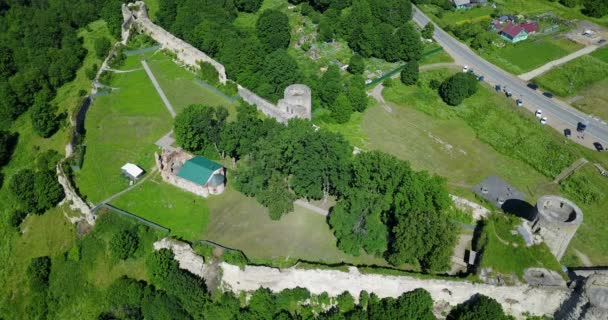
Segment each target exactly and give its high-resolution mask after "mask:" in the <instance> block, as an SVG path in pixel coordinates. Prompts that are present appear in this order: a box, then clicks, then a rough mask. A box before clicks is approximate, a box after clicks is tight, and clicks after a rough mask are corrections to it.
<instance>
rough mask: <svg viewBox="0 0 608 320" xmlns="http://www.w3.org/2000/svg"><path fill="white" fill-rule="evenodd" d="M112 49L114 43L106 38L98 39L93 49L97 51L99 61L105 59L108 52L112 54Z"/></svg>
mask: <svg viewBox="0 0 608 320" xmlns="http://www.w3.org/2000/svg"><path fill="white" fill-rule="evenodd" d="M111 47H112V43H111V42H110V40H109V39H108V38H106V37H103V38H97V39H95V42H94V43H93V48H94V49H95V55H96V56H97V58H99V59H103V58H104V57H105V56H106V55H107V54H108V52H110V48H111Z"/></svg>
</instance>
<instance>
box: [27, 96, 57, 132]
mask: <svg viewBox="0 0 608 320" xmlns="http://www.w3.org/2000/svg"><path fill="white" fill-rule="evenodd" d="M56 111H57V108H56V107H55V106H53V105H51V104H50V103H47V102H42V101H39V102H36V103H35V104H34V106H33V107H32V113H31V120H32V127H33V128H34V132H36V133H37V134H38V135H39V136H41V137H43V138H48V137H50V136H52V135H53V134H54V133H55V132H56V131H57V129H59V118H58V117H57V115H56V114H55V112H56Z"/></svg>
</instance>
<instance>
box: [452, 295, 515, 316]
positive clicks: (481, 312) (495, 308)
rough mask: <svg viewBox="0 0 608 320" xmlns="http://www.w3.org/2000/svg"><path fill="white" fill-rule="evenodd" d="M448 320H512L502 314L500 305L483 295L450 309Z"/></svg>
mask: <svg viewBox="0 0 608 320" xmlns="http://www.w3.org/2000/svg"><path fill="white" fill-rule="evenodd" d="M448 318H449V319H454V320H477V319H496V320H513V319H514V318H513V317H511V316H509V315H506V314H505V313H504V311H503V309H502V306H501V305H500V303H498V302H497V301H496V300H494V299H492V298H489V297H486V296H484V295H476V296H474V297H473V298H472V299H470V300H469V301H466V302H464V303H461V304H459V305H457V306H456V307H455V308H454V309H452V311H451V312H450V314H449V315H448Z"/></svg>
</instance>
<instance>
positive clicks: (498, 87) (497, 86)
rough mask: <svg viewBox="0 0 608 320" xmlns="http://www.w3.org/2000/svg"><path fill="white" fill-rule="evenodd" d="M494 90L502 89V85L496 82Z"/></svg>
mask: <svg viewBox="0 0 608 320" xmlns="http://www.w3.org/2000/svg"><path fill="white" fill-rule="evenodd" d="M494 90H496V92H500V91H502V87H501V86H500V85H499V84H497V85H496V86H495V87H494Z"/></svg>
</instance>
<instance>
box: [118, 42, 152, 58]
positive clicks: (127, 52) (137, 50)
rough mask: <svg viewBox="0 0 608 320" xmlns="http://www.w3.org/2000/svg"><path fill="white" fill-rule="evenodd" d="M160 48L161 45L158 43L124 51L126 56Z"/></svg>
mask: <svg viewBox="0 0 608 320" xmlns="http://www.w3.org/2000/svg"><path fill="white" fill-rule="evenodd" d="M160 48H161V45H160V44H158V45H155V46H151V47H147V48H143V49H135V50H126V51H125V52H124V53H125V55H127V56H134V55H136V54H141V53H146V52H150V51H156V50H158V49H160Z"/></svg>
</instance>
